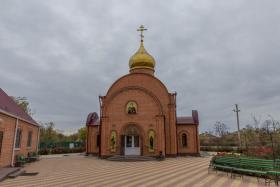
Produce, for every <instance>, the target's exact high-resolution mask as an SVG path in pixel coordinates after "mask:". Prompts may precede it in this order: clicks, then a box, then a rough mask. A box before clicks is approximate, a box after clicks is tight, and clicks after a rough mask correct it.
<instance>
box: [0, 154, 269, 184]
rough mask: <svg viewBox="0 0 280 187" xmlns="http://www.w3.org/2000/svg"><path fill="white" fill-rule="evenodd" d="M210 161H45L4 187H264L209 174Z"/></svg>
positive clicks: (249, 180)
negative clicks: (36, 173) (32, 174)
mask: <svg viewBox="0 0 280 187" xmlns="http://www.w3.org/2000/svg"><path fill="white" fill-rule="evenodd" d="M209 160H210V157H207V158H198V157H179V158H168V159H166V160H165V161H162V162H159V161H147V162H113V161H107V160H100V159H97V158H95V157H83V156H68V157H60V158H44V159H42V160H41V161H39V162H36V163H33V164H30V165H27V166H26V167H25V170H26V171H27V172H39V174H38V175H36V176H20V177H17V178H16V179H6V180H5V181H3V182H0V186H1V187H11V186H13V187H14V186H20V187H23V186H36V187H38V186H52V187H54V186H67V187H68V186H102V187H103V186H121V187H125V186H150V187H155V186H166V187H169V186H170V187H173V186H189V187H192V186H197V187H198V186H200V187H209V186H215V187H220V186H221V187H222V186H224V187H235V186H236V187H237V186H240V187H241V186H242V187H245V186H248V187H254V186H264V180H261V181H260V183H258V182H257V179H256V178H252V177H247V176H245V177H244V178H243V179H241V178H236V179H231V178H230V177H229V176H227V175H226V174H225V173H223V172H218V173H217V174H216V173H215V172H212V173H210V174H208V173H207V168H208V164H209ZM271 186H274V184H271Z"/></svg>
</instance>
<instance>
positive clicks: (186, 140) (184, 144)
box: [181, 133, 188, 147]
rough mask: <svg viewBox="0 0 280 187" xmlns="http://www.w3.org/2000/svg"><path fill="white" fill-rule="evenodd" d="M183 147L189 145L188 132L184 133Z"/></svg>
mask: <svg viewBox="0 0 280 187" xmlns="http://www.w3.org/2000/svg"><path fill="white" fill-rule="evenodd" d="M181 138H182V141H181V142H182V147H187V146H188V136H187V134H186V133H183V134H182V137H181Z"/></svg>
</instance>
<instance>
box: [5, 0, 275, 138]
mask: <svg viewBox="0 0 280 187" xmlns="http://www.w3.org/2000/svg"><path fill="white" fill-rule="evenodd" d="M171 2H172V3H171ZM140 24H144V25H145V26H146V27H147V28H148V31H147V32H146V33H145V46H146V49H147V50H148V51H149V53H150V54H152V55H153V56H154V58H155V59H156V62H157V64H156V76H157V77H158V78H159V79H161V80H162V81H163V82H164V83H165V84H166V85H167V87H168V89H169V91H170V92H174V91H176V92H177V93H178V96H177V105H178V115H191V110H192V109H197V110H198V111H199V115H200V121H201V125H200V131H201V132H202V131H205V130H209V129H212V128H213V124H214V123H215V122H216V121H222V122H224V123H226V124H227V125H228V126H229V127H230V128H231V130H235V129H236V118H235V114H234V112H233V111H232V109H233V107H234V104H235V103H238V104H239V106H240V109H241V113H240V121H241V126H242V127H243V126H245V125H246V124H248V123H252V120H251V115H255V116H257V117H258V118H260V119H262V120H264V119H266V118H267V116H268V115H269V114H270V115H272V116H274V118H275V119H278V120H279V119H280V75H279V74H280V1H279V0H269V1H264V0H247V1H244V0H227V1H225V0H212V1H209V0H174V1H162V0H157V1H155V0H147V1H143V0H133V1H132V0H123V1H116V0H111V1H105V0H104V1H101V0H100V1H94V0H60V1H57V0H48V1H43V0H41V1H39V0H25V1H22V0H18V1H17V0H1V2H0V87H1V88H2V89H3V90H4V91H6V92H7V94H9V95H13V96H25V97H27V98H28V100H29V101H30V103H31V108H32V109H33V110H34V111H35V114H34V116H33V117H34V119H35V120H37V121H38V122H49V121H53V122H55V124H56V128H58V129H61V130H63V131H64V132H65V133H71V132H74V131H75V130H76V129H78V128H80V127H82V126H84V123H85V119H86V116H87V114H88V113H89V112H92V111H99V103H98V95H104V94H105V93H106V91H107V89H108V88H109V86H110V85H111V84H112V83H113V82H114V81H115V80H116V79H117V78H118V77H120V76H122V75H124V74H127V73H128V60H129V57H130V56H131V55H132V54H133V53H134V52H135V51H136V50H137V48H138V45H139V35H138V33H137V32H136V29H137V28H138V27H139V25H140Z"/></svg>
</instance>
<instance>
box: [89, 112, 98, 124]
mask: <svg viewBox="0 0 280 187" xmlns="http://www.w3.org/2000/svg"><path fill="white" fill-rule="evenodd" d="M86 125H87V126H97V125H100V122H99V117H98V114H97V113H96V112H91V113H89V114H88V116H87V121H86Z"/></svg>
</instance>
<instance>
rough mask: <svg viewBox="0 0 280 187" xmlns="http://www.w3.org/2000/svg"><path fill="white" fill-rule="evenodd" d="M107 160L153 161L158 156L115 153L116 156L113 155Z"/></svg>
mask: <svg viewBox="0 0 280 187" xmlns="http://www.w3.org/2000/svg"><path fill="white" fill-rule="evenodd" d="M107 160H110V161H120V162H135V161H152V160H156V158H154V157H150V156H134V155H129V156H123V155H115V156H111V157H109V158H107Z"/></svg>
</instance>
